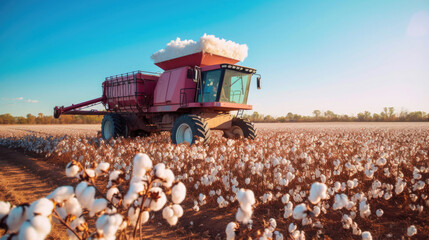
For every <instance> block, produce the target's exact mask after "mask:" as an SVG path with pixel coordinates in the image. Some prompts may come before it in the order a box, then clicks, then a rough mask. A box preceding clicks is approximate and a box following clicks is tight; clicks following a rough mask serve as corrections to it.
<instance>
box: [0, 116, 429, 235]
mask: <svg viewBox="0 0 429 240" xmlns="http://www.w3.org/2000/svg"><path fill="white" fill-rule="evenodd" d="M11 127H12V126H11ZM58 128H61V127H60V126H58ZM257 128H258V137H257V138H256V139H255V140H247V139H239V140H232V139H226V138H223V137H222V134H221V133H220V132H219V133H218V132H214V134H213V135H214V136H213V137H212V141H211V143H210V144H208V145H204V144H202V143H200V142H197V143H196V144H195V145H192V146H187V145H184V144H183V145H173V144H172V143H171V141H170V138H169V133H161V134H155V135H152V136H150V137H145V138H140V137H138V138H135V139H123V138H119V139H116V140H111V141H109V142H107V141H104V140H102V139H99V138H97V137H96V133H94V134H93V135H92V136H89V135H79V134H68V135H67V136H61V134H58V135H54V134H52V136H50V135H49V134H45V133H28V134H27V135H22V134H20V133H16V134H14V133H13V131H10V132H9V133H8V134H7V135H6V134H5V132H1V131H0V136H1V139H0V145H1V146H3V147H9V148H14V149H17V150H19V151H24V152H31V153H36V154H37V155H39V156H40V157H41V159H43V158H44V159H45V160H46V161H52V162H56V163H61V164H62V165H63V166H64V172H63V173H58V174H64V175H67V176H69V177H72V178H78V179H79V181H78V182H79V183H78V184H77V185H73V186H64V187H62V188H60V189H58V188H57V189H52V191H53V192H52V193H51V194H50V195H48V196H46V198H42V199H40V200H38V202H33V203H30V205H29V206H22V205H21V206H12V205H13V204H14V203H8V202H0V219H2V225H1V226H2V228H4V229H5V230H6V232H5V234H6V235H5V236H12V235H13V234H17V235H16V236H18V238H19V236H24V235H23V234H26V233H28V232H30V231H36V232H37V233H40V235H39V236H40V238H43V237H45V236H48V234H49V232H50V231H60V229H54V228H51V227H49V229H48V228H47V227H44V228H43V229H39V228H38V222H39V221H38V220H36V218H38V219H40V222H43V221H45V222H48V221H49V220H50V219H52V220H53V221H58V222H61V221H63V222H64V223H65V224H64V223H63V225H68V226H67V229H68V230H66V231H68V234H69V236H70V238H71V239H87V238H92V239H114V238H115V237H116V238H118V239H125V236H129V237H137V238H138V237H140V235H139V234H140V233H139V231H140V230H139V229H140V227H141V228H145V226H148V224H149V222H148V219H149V218H151V219H152V218H154V216H157V218H156V219H157V221H158V220H159V221H158V222H157V224H158V225H159V226H168V227H169V228H171V229H172V231H174V229H178V228H181V229H184V230H185V231H182V232H181V233H180V234H182V235H184V238H186V236H187V235H186V234H187V233H189V232H194V233H195V232H198V231H201V232H202V231H206V230H207V231H208V232H209V233H208V235H205V237H207V238H218V239H242V238H247V237H250V238H252V239H313V238H316V239H317V238H322V239H324V238H332V239H398V238H402V237H405V238H408V237H410V238H411V239H425V238H427V236H428V235H429V227H428V226H429V210H428V208H429V198H428V195H429V187H428V184H429V156H428V154H429V124H427V123H419V124H415V123H408V124H395V123H392V124H389V123H379V124H363V123H361V124H357V123H350V124H284V125H282V124H279V125H275V124H271V125H264V124H261V125H257ZM149 162H150V163H149ZM148 199H149V200H148ZM0 200H1V199H0ZM39 206H40V209H42V210H41V213H40V214H36V215H34V214H33V215H32V213H34V212H35V210H34V209H37V208H38V207H39ZM24 211H25V212H26V214H25V216H24V215H22V214H21V218H18V217H16V216H18V215H19V214H18V213H23V212H24ZM36 212H37V211H36ZM201 216H204V217H201ZM42 218H43V219H42ZM91 219H93V220H91ZM47 225H48V224H46V226H47ZM49 226H51V225H50V224H49ZM196 226H198V227H196ZM20 234H21V235H20ZM189 236H190V235H189ZM193 236H195V235H193ZM195 238H201V236H200V237H195ZM21 239H25V238H21Z"/></svg>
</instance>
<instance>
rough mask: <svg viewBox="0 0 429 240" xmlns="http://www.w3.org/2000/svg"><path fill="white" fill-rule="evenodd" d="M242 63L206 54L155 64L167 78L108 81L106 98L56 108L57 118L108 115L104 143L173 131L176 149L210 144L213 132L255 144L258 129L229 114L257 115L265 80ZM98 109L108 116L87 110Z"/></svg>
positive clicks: (138, 75) (135, 75) (130, 76)
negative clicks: (257, 94)
mask: <svg viewBox="0 0 429 240" xmlns="http://www.w3.org/2000/svg"><path fill="white" fill-rule="evenodd" d="M246 49H247V47H246ZM246 51H247V50H246ZM246 55H247V53H246ZM237 62H238V60H237V59H233V58H231V57H225V56H221V55H216V54H213V53H209V52H205V51H204V50H202V51H201V52H196V53H192V54H187V55H184V56H179V57H174V58H169V59H162V60H161V61H155V64H156V65H157V66H158V67H160V68H162V69H163V70H164V72H163V73H161V74H155V73H149V72H143V71H136V72H131V73H127V74H121V75H116V76H111V77H107V78H106V80H105V81H104V82H103V84H102V86H103V95H102V97H100V98H97V99H93V100H90V101H87V102H84V103H80V104H76V105H72V106H69V107H55V108H54V116H55V117H59V116H60V115H61V114H91V115H105V116H104V118H103V121H102V128H101V133H102V136H103V138H105V139H110V138H114V137H118V136H125V137H127V136H136V135H141V134H148V133H151V132H158V131H170V132H171V140H172V142H173V143H175V144H178V143H183V142H187V143H190V144H192V143H194V142H195V141H196V140H197V139H198V138H202V139H203V141H204V142H209V141H210V136H211V134H210V131H211V130H221V131H223V132H224V137H227V138H240V137H245V138H249V139H254V138H255V137H256V129H255V128H254V125H253V123H251V122H249V121H248V120H246V119H242V118H239V117H237V116H238V114H237V116H232V115H231V114H230V113H231V112H232V111H238V112H242V111H243V110H251V109H252V106H251V105H247V99H248V95H249V88H250V82H251V79H252V76H253V75H257V76H258V78H257V87H258V88H260V75H259V74H256V70H255V69H253V68H248V67H244V66H239V65H235V64H236V63H237ZM96 103H102V104H103V105H104V106H105V108H106V111H96V110H89V111H88V110H83V108H85V107H87V106H92V105H93V104H96Z"/></svg>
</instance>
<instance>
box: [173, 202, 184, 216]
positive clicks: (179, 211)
mask: <svg viewBox="0 0 429 240" xmlns="http://www.w3.org/2000/svg"><path fill="white" fill-rule="evenodd" d="M171 208H172V209H173V212H174V216H176V217H182V216H183V208H182V206H180V205H178V204H174V205H173V206H171Z"/></svg>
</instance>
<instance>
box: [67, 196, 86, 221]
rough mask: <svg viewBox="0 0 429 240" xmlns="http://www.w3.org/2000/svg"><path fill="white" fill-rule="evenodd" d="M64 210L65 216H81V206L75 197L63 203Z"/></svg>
mask: <svg viewBox="0 0 429 240" xmlns="http://www.w3.org/2000/svg"><path fill="white" fill-rule="evenodd" d="M64 209H65V210H66V212H67V214H70V215H73V216H76V217H79V216H80V215H81V214H82V206H81V205H80V203H79V201H78V200H77V198H75V197H73V198H70V199H69V200H67V201H66V202H65V203H64Z"/></svg>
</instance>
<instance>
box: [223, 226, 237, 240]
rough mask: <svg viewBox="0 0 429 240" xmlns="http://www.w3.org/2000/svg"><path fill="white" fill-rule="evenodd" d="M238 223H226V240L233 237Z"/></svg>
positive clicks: (230, 239) (231, 239)
mask: <svg viewBox="0 0 429 240" xmlns="http://www.w3.org/2000/svg"><path fill="white" fill-rule="evenodd" d="M238 229H239V225H238V224H237V223H236V222H230V223H228V225H226V229H225V233H226V239H227V240H233V239H235V235H236V234H235V233H236V232H237V231H238Z"/></svg>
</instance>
